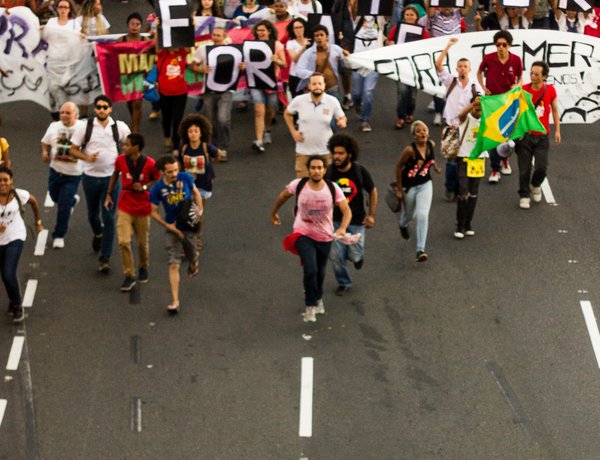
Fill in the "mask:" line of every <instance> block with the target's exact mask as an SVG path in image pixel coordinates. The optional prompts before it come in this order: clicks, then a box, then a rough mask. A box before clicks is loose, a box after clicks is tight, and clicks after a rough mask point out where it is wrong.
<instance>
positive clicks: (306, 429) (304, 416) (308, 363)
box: [298, 358, 314, 438]
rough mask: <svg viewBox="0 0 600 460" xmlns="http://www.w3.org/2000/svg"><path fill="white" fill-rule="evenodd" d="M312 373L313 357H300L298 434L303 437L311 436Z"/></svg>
mask: <svg viewBox="0 0 600 460" xmlns="http://www.w3.org/2000/svg"><path fill="white" fill-rule="evenodd" d="M313 374H314V360H313V358H302V371H301V376H300V428H299V430H298V434H299V435H300V436H301V437H303V438H310V437H311V436H312V405H313V404H312V403H313Z"/></svg>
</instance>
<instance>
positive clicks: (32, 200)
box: [27, 194, 44, 233]
mask: <svg viewBox="0 0 600 460" xmlns="http://www.w3.org/2000/svg"><path fill="white" fill-rule="evenodd" d="M27 203H29V206H31V210H32V211H33V218H34V219H35V231H36V232H38V233H39V232H41V231H42V230H44V226H43V225H42V217H41V216H40V204H39V203H38V200H37V199H36V197H35V196H33V195H31V194H30V195H29V199H28V200H27Z"/></svg>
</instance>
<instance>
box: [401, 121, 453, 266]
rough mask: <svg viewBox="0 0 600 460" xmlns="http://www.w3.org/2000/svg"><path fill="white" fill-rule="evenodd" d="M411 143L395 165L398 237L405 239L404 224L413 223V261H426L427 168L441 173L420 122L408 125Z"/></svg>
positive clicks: (429, 193)
mask: <svg viewBox="0 0 600 460" xmlns="http://www.w3.org/2000/svg"><path fill="white" fill-rule="evenodd" d="M410 131H411V133H412V135H413V137H414V142H412V143H411V144H410V145H409V146H407V147H406V148H405V149H404V151H403V152H402V155H401V156H400V160H399V161H398V164H397V165H396V196H397V197H398V199H399V200H403V205H402V212H401V213H400V234H401V235H402V238H404V239H405V240H408V239H409V238H410V233H409V232H408V224H409V223H410V222H411V221H412V220H415V221H416V225H417V228H416V237H417V257H416V260H417V262H425V261H427V259H428V256H427V253H426V252H425V244H426V243H427V230H428V227H429V210H430V209H431V200H432V197H433V186H432V182H431V169H432V168H433V170H434V171H435V172H437V173H438V174H439V173H441V172H442V170H441V169H440V168H439V167H438V166H437V165H436V163H435V154H434V150H433V149H434V147H435V143H434V142H433V141H432V140H430V139H429V128H428V127H427V125H426V124H425V123H423V122H422V121H421V120H415V121H414V122H413V123H412V125H411V126H410Z"/></svg>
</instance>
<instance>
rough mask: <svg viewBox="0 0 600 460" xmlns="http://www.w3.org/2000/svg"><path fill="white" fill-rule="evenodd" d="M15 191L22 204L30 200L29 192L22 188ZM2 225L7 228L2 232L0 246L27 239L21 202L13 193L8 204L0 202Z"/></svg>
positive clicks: (0, 223)
mask: <svg viewBox="0 0 600 460" xmlns="http://www.w3.org/2000/svg"><path fill="white" fill-rule="evenodd" d="M15 192H16V193H17V194H18V195H19V199H20V200H21V204H22V205H23V206H25V204H26V203H27V201H29V192H28V191H27V190H21V189H20V188H17V189H15ZM0 226H1V227H3V228H4V229H5V230H4V231H3V232H1V233H0V246H4V245H7V244H8V243H10V242H12V241H16V240H23V241H25V239H26V238H27V229H26V228H25V221H24V220H23V217H21V211H20V210H19V202H18V201H17V199H16V198H15V197H14V195H11V200H10V201H9V202H8V204H7V205H6V206H2V205H1V204H0Z"/></svg>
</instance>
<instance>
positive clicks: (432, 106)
mask: <svg viewBox="0 0 600 460" xmlns="http://www.w3.org/2000/svg"><path fill="white" fill-rule="evenodd" d="M427 110H429V111H430V112H435V103H434V102H433V100H432V101H431V102H430V103H429V105H428V106H427Z"/></svg>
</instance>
